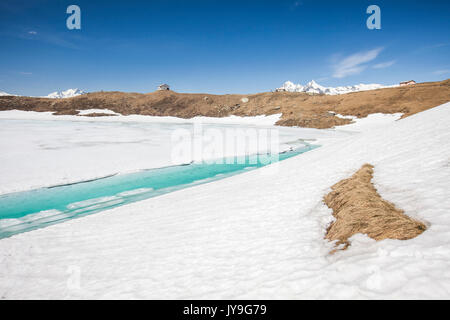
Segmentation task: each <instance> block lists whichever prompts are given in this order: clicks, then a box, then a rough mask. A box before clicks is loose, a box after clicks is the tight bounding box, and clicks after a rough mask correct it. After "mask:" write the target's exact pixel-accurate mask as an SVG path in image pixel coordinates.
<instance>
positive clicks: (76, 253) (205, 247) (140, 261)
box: [0, 103, 450, 299]
mask: <svg viewBox="0 0 450 320" xmlns="http://www.w3.org/2000/svg"><path fill="white" fill-rule="evenodd" d="M449 121H450V103H447V104H445V105H442V106H439V107H436V108H433V109H430V110H427V111H424V112H422V113H419V114H416V115H413V116H410V117H408V118H405V119H402V120H401V121H391V123H390V124H384V125H382V126H381V127H374V126H372V127H371V128H370V130H362V133H353V134H352V135H349V136H347V137H342V138H340V139H335V140H334V142H333V143H325V144H324V146H323V147H321V148H318V149H315V150H313V151H310V152H307V153H305V154H302V155H300V156H298V157H294V158H291V159H288V160H285V161H283V162H281V163H278V164H276V165H271V166H267V167H265V168H262V169H258V170H255V171H251V172H247V173H243V174H241V175H238V176H234V177H230V178H227V179H223V180H220V181H217V182H214V183H210V184H205V185H200V186H196V187H192V188H189V189H184V190H181V191H176V192H173V193H170V194H167V195H164V196H160V197H157V198H152V199H149V200H145V201H142V202H138V203H134V204H131V205H127V206H123V207H120V208H116V209H113V210H110V211H104V212H101V213H97V214H94V215H91V216H87V217H84V218H80V219H75V220H72V221H69V222H65V223H62V224H58V225H54V226H51V227H48V228H45V229H40V230H36V231H32V232H29V233H23V234H19V235H16V236H14V237H12V238H8V239H3V240H0V298H5V299H12V298H40V299H42V298H94V299H98V298H158V299H163V298H181V299H183V298H186V299H197V298H208V299H214V298H231V299H243V298H250V299H265V298H273V299H283V298H288V299H295V298H446V299H448V298H449V297H450V272H449V270H450V218H449V216H448V213H449V212H450V196H449V191H448V190H450V179H449V178H450V144H449V143H448V141H449V139H450V130H449V126H448V122H449ZM95 124H96V125H97V124H99V123H98V122H96V123H95ZM61 125H62V123H61ZM2 129H3V125H2ZM119 130H121V129H119ZM55 133H56V132H55ZM17 134H18V133H17ZM1 136H3V134H2V135H1ZM12 136H13V137H14V135H12ZM10 137H11V136H10ZM19 137H20V138H21V136H18V137H17V141H20V139H18V138H19ZM62 143H63V141H61V144H62ZM30 161H34V160H33V158H31V159H30ZM364 163H371V164H373V165H374V166H375V174H374V183H375V186H376V188H377V190H378V191H379V193H380V194H381V196H382V197H384V198H385V199H387V200H389V201H391V202H393V203H395V204H396V205H397V206H398V207H399V208H402V209H404V210H405V212H406V214H408V215H410V216H413V217H415V218H417V219H420V220H421V221H424V222H425V223H426V224H427V225H428V229H427V231H425V232H424V233H423V234H421V235H420V236H418V237H417V238H414V239H411V240H407V241H399V240H384V241H380V242H375V241H374V240H371V239H369V238H367V237H366V236H364V235H357V236H354V237H353V238H352V245H351V246H350V248H349V249H348V250H346V251H342V252H338V253H336V254H334V255H329V254H328V253H329V251H330V249H331V248H332V244H331V243H328V242H327V241H325V240H324V239H323V237H324V234H325V229H326V226H327V225H328V223H329V222H330V221H331V219H332V218H331V217H332V216H331V210H330V209H328V208H327V207H326V206H325V205H324V204H323V202H322V198H323V196H324V195H325V194H326V193H328V192H329V191H330V186H332V185H333V184H334V183H336V182H338V181H340V180H341V179H344V178H347V177H349V176H350V175H351V174H353V173H354V172H355V171H356V170H357V169H359V168H360V167H361V165H363V164H364Z"/></svg>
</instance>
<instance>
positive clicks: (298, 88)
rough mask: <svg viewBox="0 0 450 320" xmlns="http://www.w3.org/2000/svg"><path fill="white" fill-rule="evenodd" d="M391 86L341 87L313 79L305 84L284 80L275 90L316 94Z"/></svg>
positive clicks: (364, 85)
mask: <svg viewBox="0 0 450 320" xmlns="http://www.w3.org/2000/svg"><path fill="white" fill-rule="evenodd" d="M389 87H393V86H383V85H381V84H376V83H374V84H363V83H361V84H357V85H354V86H343V87H323V86H321V85H320V84H318V83H317V82H315V81H314V80H312V81H310V82H308V83H307V84H306V85H305V86H302V85H301V84H294V83H292V82H291V81H286V82H285V83H284V84H283V85H282V86H281V87H280V88H277V89H276V90H277V91H288V92H306V93H316V94H328V95H336V94H345V93H350V92H357V91H366V90H375V89H381V88H389Z"/></svg>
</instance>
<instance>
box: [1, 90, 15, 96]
mask: <svg viewBox="0 0 450 320" xmlns="http://www.w3.org/2000/svg"><path fill="white" fill-rule="evenodd" d="M0 96H13V94H9V93H6V92H3V91H0Z"/></svg>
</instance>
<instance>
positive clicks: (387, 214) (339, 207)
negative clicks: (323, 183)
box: [324, 164, 426, 249]
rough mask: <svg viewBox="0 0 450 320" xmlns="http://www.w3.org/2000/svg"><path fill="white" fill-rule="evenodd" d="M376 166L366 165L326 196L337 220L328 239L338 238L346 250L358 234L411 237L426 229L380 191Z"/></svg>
mask: <svg viewBox="0 0 450 320" xmlns="http://www.w3.org/2000/svg"><path fill="white" fill-rule="evenodd" d="M372 178H373V166H372V165H370V164H365V165H363V166H362V167H361V169H359V170H358V171H357V172H356V173H355V174H354V175H353V176H352V177H350V178H348V179H345V180H342V181H340V182H338V183H337V184H335V185H334V186H332V187H331V189H332V190H333V191H331V192H330V193H329V194H327V195H326V196H325V197H324V201H325V203H326V205H327V206H328V207H329V208H331V209H333V216H334V217H335V218H336V220H335V221H334V222H333V223H332V224H331V225H330V226H329V227H328V230H327V234H326V236H325V238H326V239H328V240H338V241H337V244H338V245H339V244H343V245H344V249H345V248H347V247H348V246H349V241H348V238H350V237H351V236H353V235H354V234H356V233H364V234H367V235H368V236H369V237H370V238H372V239H375V240H377V241H378V240H383V239H398V240H408V239H411V238H414V237H417V236H418V235H419V234H421V233H422V232H424V231H425V230H426V226H425V224H423V223H422V222H420V221H417V220H415V219H412V218H410V217H408V216H407V215H405V214H404V212H403V210H400V209H397V208H396V207H395V206H394V204H392V203H390V202H388V201H386V200H384V199H383V198H381V196H380V195H379V194H378V192H377V190H376V189H375V187H374V186H373V184H372V182H371V180H372Z"/></svg>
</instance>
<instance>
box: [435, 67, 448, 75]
mask: <svg viewBox="0 0 450 320" xmlns="http://www.w3.org/2000/svg"><path fill="white" fill-rule="evenodd" d="M433 74H435V75H438V76H442V75H444V74H450V69H443V70H436V71H434V72H433Z"/></svg>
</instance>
